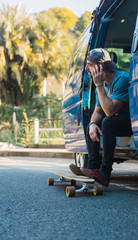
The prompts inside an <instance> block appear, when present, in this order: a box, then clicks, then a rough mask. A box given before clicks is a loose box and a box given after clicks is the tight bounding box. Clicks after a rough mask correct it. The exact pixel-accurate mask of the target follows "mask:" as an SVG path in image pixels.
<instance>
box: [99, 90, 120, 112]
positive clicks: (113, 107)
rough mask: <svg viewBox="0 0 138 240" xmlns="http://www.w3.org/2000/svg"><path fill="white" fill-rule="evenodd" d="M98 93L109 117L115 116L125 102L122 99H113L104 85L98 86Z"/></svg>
mask: <svg viewBox="0 0 138 240" xmlns="http://www.w3.org/2000/svg"><path fill="white" fill-rule="evenodd" d="M97 93H98V98H99V102H100V104H101V107H102V109H103V111H104V113H105V115H106V116H107V117H110V116H113V115H114V114H115V113H117V112H118V111H119V110H120V109H121V107H122V106H123V104H124V102H123V101H120V100H115V99H113V100H111V99H110V98H109V97H108V96H107V94H106V92H105V89H104V87H103V86H100V87H98V88H97Z"/></svg>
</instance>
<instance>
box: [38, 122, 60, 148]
mask: <svg viewBox="0 0 138 240" xmlns="http://www.w3.org/2000/svg"><path fill="white" fill-rule="evenodd" d="M42 122H45V124H42V125H46V126H48V127H46V128H45V127H42V128H41V127H40V123H42ZM60 122H61V124H62V119H61V118H53V119H38V118H35V120H34V139H35V144H37V143H38V142H39V141H40V140H41V141H64V138H53V137H46V138H45V137H44V138H41V133H43V135H46V136H47V135H48V133H50V132H54V131H56V132H57V131H58V133H59V131H60V132H62V133H63V128H62V127H55V126H57V125H61V124H59V123H60Z"/></svg>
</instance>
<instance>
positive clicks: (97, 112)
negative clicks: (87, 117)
mask: <svg viewBox="0 0 138 240" xmlns="http://www.w3.org/2000/svg"><path fill="white" fill-rule="evenodd" d="M103 115H104V112H103V110H102V108H101V107H95V109H94V112H93V114H92V116H91V122H92V121H94V122H95V123H96V125H99V124H100V123H101V121H102V119H103Z"/></svg>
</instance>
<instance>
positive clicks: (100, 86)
mask: <svg viewBox="0 0 138 240" xmlns="http://www.w3.org/2000/svg"><path fill="white" fill-rule="evenodd" d="M85 69H86V70H87V71H88V74H89V76H90V77H91V78H92V79H93V82H94V84H95V87H96V105H95V109H94V112H93V114H92V116H91V121H90V123H89V125H88V131H87V135H86V140H87V148H88V167H87V168H85V167H82V168H79V167H77V166H76V165H74V164H71V165H70V169H71V170H72V172H74V173H75V174H77V175H86V176H88V177H89V178H94V179H95V180H96V181H97V182H99V183H101V184H102V185H105V186H108V185H109V183H110V175H111V171H112V165H113V162H114V160H113V156H114V150H115V146H116V136H131V135H132V130H131V121H130V114H129V102H128V87H129V74H128V73H126V72H123V71H119V70H117V66H116V64H115V63H114V62H113V61H112V60H111V57H110V54H109V52H108V51H107V50H105V49H102V48H96V49H93V50H91V51H89V53H88V56H87V64H86V67H85ZM99 135H102V137H103V156H102V158H101V157H100V155H99V149H100V141H99Z"/></svg>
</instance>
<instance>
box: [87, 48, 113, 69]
mask: <svg viewBox="0 0 138 240" xmlns="http://www.w3.org/2000/svg"><path fill="white" fill-rule="evenodd" d="M87 60H89V61H91V62H94V63H104V64H106V65H107V68H108V69H109V70H113V71H115V70H116V69H117V66H116V64H115V63H114V62H113V61H112V60H111V57H110V54H109V52H108V51H107V50H105V49H103V48H95V49H92V50H90V51H89V52H88V56H87Z"/></svg>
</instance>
